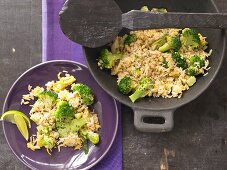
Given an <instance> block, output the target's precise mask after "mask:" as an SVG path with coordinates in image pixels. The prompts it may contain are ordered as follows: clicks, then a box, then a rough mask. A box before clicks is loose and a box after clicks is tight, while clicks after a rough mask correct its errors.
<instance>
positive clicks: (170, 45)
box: [158, 36, 181, 53]
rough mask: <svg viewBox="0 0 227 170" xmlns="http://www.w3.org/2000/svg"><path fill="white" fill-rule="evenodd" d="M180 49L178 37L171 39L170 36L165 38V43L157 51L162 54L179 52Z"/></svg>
mask: <svg viewBox="0 0 227 170" xmlns="http://www.w3.org/2000/svg"><path fill="white" fill-rule="evenodd" d="M180 48H181V41H180V39H179V37H178V36H175V37H172V36H167V42H166V43H165V44H164V45H163V46H161V47H160V48H159V49H158V50H159V51H160V52H162V53H164V52H166V51H169V50H171V51H179V49H180Z"/></svg>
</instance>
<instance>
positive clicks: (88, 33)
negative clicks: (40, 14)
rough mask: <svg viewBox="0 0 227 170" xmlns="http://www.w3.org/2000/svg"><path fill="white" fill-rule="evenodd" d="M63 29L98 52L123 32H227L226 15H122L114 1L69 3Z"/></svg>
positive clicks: (63, 12)
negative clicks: (219, 30) (128, 30)
mask: <svg viewBox="0 0 227 170" xmlns="http://www.w3.org/2000/svg"><path fill="white" fill-rule="evenodd" d="M60 26H61V29H62V31H63V33H64V34H65V35H66V36H67V37H68V38H69V39H71V40H72V41H74V42H76V43H79V44H81V45H83V46H86V47H91V48H95V47H99V46H102V45H105V44H107V43H109V42H111V41H112V40H113V39H114V38H115V37H116V36H117V35H118V33H119V32H120V31H121V29H122V28H128V29H131V30H140V29H152V28H185V27H195V28H198V27H201V28H220V29H222V28H227V14H221V13H220V14H219V13H152V12H143V11H139V10H132V11H129V12H128V13H124V14H122V12H121V10H120V8H119V7H118V5H117V4H116V3H115V1H114V0H67V1H66V2H65V4H64V6H63V8H62V10H61V12H60Z"/></svg>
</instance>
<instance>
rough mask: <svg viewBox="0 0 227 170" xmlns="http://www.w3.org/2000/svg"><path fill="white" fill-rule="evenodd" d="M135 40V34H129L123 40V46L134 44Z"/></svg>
mask: <svg viewBox="0 0 227 170" xmlns="http://www.w3.org/2000/svg"><path fill="white" fill-rule="evenodd" d="M136 40H137V38H136V35H135V34H130V35H127V36H126V37H125V39H124V44H125V45H130V44H132V43H134V42H135V41H136Z"/></svg>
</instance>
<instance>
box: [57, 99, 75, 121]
mask: <svg viewBox="0 0 227 170" xmlns="http://www.w3.org/2000/svg"><path fill="white" fill-rule="evenodd" d="M54 115H55V117H56V118H57V119H60V118H70V117H73V116H74V108H73V107H72V106H70V105H69V103H68V102H66V101H60V102H58V103H57V109H56V111H55V113H54Z"/></svg>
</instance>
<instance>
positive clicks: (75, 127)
mask: <svg viewBox="0 0 227 170" xmlns="http://www.w3.org/2000/svg"><path fill="white" fill-rule="evenodd" d="M84 125H85V120H84V119H83V118H80V119H73V120H70V119H65V120H64V121H58V122H56V128H57V130H58V133H59V135H60V137H66V136H68V134H69V133H70V132H72V133H76V132H78V131H79V130H80V129H81V128H82V127H83V126H84Z"/></svg>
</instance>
